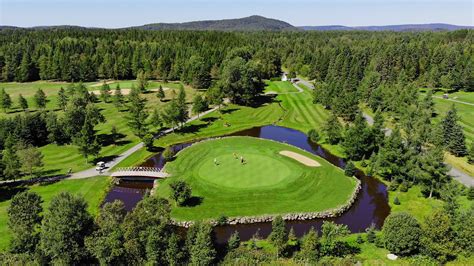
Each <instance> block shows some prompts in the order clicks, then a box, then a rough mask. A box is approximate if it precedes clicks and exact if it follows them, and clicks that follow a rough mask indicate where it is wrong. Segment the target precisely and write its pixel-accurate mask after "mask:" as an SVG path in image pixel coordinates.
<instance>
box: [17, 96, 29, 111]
mask: <svg viewBox="0 0 474 266" xmlns="http://www.w3.org/2000/svg"><path fill="white" fill-rule="evenodd" d="M18 105H19V106H20V108H21V109H22V110H23V111H26V110H28V102H27V101H26V99H25V97H23V95H21V93H20V95H18Z"/></svg>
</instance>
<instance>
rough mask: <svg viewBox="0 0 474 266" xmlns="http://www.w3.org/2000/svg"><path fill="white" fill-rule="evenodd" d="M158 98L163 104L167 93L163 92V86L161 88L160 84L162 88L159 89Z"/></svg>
mask: <svg viewBox="0 0 474 266" xmlns="http://www.w3.org/2000/svg"><path fill="white" fill-rule="evenodd" d="M156 97H158V99H160V102H162V101H163V100H164V99H165V91H164V90H163V86H161V84H160V87H159V88H158V92H157V93H156Z"/></svg>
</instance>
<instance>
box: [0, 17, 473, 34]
mask: <svg viewBox="0 0 474 266" xmlns="http://www.w3.org/2000/svg"><path fill="white" fill-rule="evenodd" d="M13 29H21V27H15V26H2V25H0V30H13ZM27 29H31V30H49V29H84V30H86V29H100V28H88V27H81V26H74V25H57V26H36V27H30V28H27ZM124 29H142V30H203V31H204V30H216V31H298V30H306V31H354V30H362V31H452V30H459V29H474V27H473V26H458V25H452V24H443V23H431V24H402V25H387V26H356V27H350V26H343V25H323V26H300V27H295V26H293V25H291V24H289V23H287V22H285V21H281V20H277V19H272V18H266V17H262V16H250V17H245V18H237V19H222V20H202V21H191V22H183V23H153V24H146V25H142V26H134V27H127V28H124Z"/></svg>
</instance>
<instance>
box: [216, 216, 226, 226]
mask: <svg viewBox="0 0 474 266" xmlns="http://www.w3.org/2000/svg"><path fill="white" fill-rule="evenodd" d="M226 223H227V216H225V215H221V216H220V217H219V218H218V219H217V225H225V224H226Z"/></svg>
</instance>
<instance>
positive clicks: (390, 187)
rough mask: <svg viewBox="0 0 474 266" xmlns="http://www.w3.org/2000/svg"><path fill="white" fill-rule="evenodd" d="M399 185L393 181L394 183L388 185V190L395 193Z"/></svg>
mask: <svg viewBox="0 0 474 266" xmlns="http://www.w3.org/2000/svg"><path fill="white" fill-rule="evenodd" d="M399 185H400V184H398V182H397V181H395V180H394V181H392V182H390V185H388V190H390V191H396V190H397V189H398V186H399Z"/></svg>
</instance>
